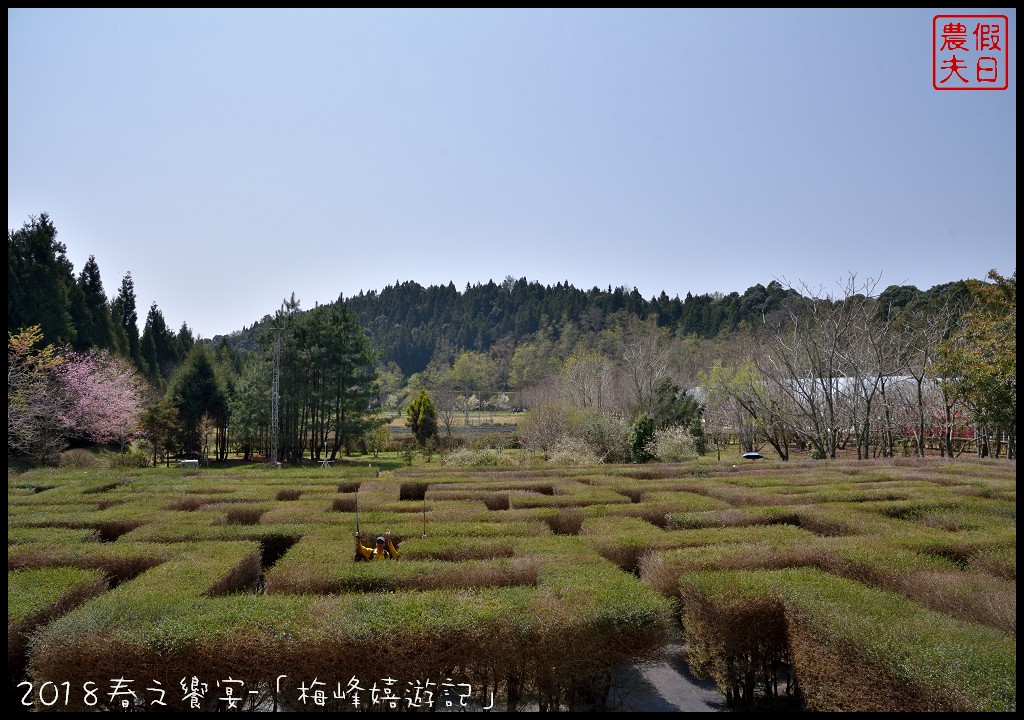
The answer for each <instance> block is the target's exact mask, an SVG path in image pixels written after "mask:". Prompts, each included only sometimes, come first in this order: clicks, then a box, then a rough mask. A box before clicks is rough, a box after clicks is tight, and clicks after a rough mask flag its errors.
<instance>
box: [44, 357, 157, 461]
mask: <svg viewBox="0 0 1024 720" xmlns="http://www.w3.org/2000/svg"><path fill="white" fill-rule="evenodd" d="M56 374H57V377H58V379H59V381H60V383H61V385H62V387H63V388H64V391H65V393H66V394H67V397H68V400H69V403H68V407H67V409H66V410H65V411H64V413H63V415H62V418H61V419H62V420H63V422H64V423H65V424H66V425H67V427H68V429H69V431H70V432H71V433H72V434H73V435H77V436H79V437H84V438H87V439H89V440H92V441H93V442H98V443H108V442H117V443H119V444H120V446H121V451H122V452H124V449H125V445H127V444H128V443H129V442H130V441H131V440H132V439H133V438H135V437H136V436H137V435H138V434H139V419H140V416H141V414H142V408H143V403H144V400H145V396H146V393H147V390H148V385H147V384H146V381H145V380H143V378H142V376H141V375H139V373H138V372H137V371H136V370H135V368H134V366H133V365H132V364H131V362H130V361H128V360H126V359H125V358H122V357H120V356H118V355H113V354H111V353H109V352H107V351H106V350H99V351H95V350H94V351H92V352H89V353H86V354H80V353H70V354H66V355H65V359H64V363H63V364H62V365H61V366H60V367H59V368H57V370H56Z"/></svg>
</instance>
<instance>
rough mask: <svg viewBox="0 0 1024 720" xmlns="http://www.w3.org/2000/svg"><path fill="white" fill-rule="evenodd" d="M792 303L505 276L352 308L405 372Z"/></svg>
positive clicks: (239, 338) (386, 292)
mask: <svg viewBox="0 0 1024 720" xmlns="http://www.w3.org/2000/svg"><path fill="white" fill-rule="evenodd" d="M959 284H960V283H951V284H949V285H944V286H936V287H935V288H932V290H929V291H920V290H918V289H917V288H915V287H913V286H893V287H890V288H889V289H888V290H886V291H885V293H883V295H884V296H886V298H885V299H887V300H888V302H889V303H891V304H895V305H900V306H902V305H905V304H906V303H908V302H928V301H929V300H930V299H931V298H932V296H933V295H936V294H944V293H945V292H947V291H948V290H950V289H952V286H953V285H959ZM790 297H792V298H800V297H801V295H800V293H799V292H797V291H796V290H794V289H792V288H786V287H783V286H782V285H781V284H780V283H778V282H777V281H772V282H770V283H769V284H768V285H767V286H764V285H761V284H757V285H755V286H753V287H750V288H748V289H747V290H746V292H744V293H743V294H740V293H738V292H732V293H730V294H728V295H723V294H721V293H713V294H704V295H696V296H694V295H691V294H690V293H687V295H686V297H685V298H683V299H680V298H679V297H678V296H676V297H673V298H669V297H668V295H667V294H666V293H665V292H664V291H663V292H662V293H661V294H660V295H659V296H658V297H654V298H651V299H645V298H644V297H643V296H642V295H640V293H639V292H638V291H637V290H636V289H627V288H623V287H618V288H614V289H613V288H611V287H609V288H607V289H604V290H601V289H599V288H596V287H595V288H592V289H590V290H581V289H579V288H576V287H574V286H572V285H571V284H569V283H568V282H565V283H557V284H555V285H554V286H550V285H542V284H540V283H538V282H529V281H527V279H526V278H520V279H518V280H516V279H514V278H512V277H507V278H505V280H504V281H503V282H501V283H495V282H494V281H493V280H491V281H489V282H487V283H486V284H480V283H478V284H476V285H467V286H466V287H465V289H464V290H463V291H461V292H460V291H459V290H458V289H456V287H455V285H454V283H449V284H448V285H432V286H429V287H424V286H422V285H420V284H419V283H416V282H413V281H407V282H402V283H398V282H396V283H395V285H389V286H387V287H386V288H384V289H383V290H381V291H379V292H378V291H376V290H373V291H370V292H360V293H359V294H358V295H355V296H353V297H350V298H348V299H347V300H346V304H347V306H348V308H349V310H351V311H352V312H353V313H355V315H356V317H357V318H358V320H359V322H360V324H361V325H362V326H363V328H365V329H366V331H367V332H368V333H369V334H370V335H371V336H372V338H373V341H374V344H375V345H376V346H377V348H378V349H380V350H381V352H382V353H383V358H382V360H383V362H385V363H386V362H389V361H394V362H396V363H397V364H398V366H399V367H400V368H401V370H402V371H403V372H404V373H405V374H406V375H409V374H412V373H415V372H419V371H421V370H423V369H424V368H425V367H426V366H427V364H428V363H429V362H430V360H431V358H432V357H433V356H434V355H435V352H436V351H437V350H438V348H439V347H443V346H447V347H449V348H450V349H451V350H452V351H455V352H458V351H461V350H474V351H477V352H487V351H489V350H491V348H492V346H493V345H494V344H495V343H498V342H511V343H512V344H513V345H518V344H519V343H520V342H522V341H524V340H525V339H527V338H529V337H530V336H534V335H535V334H536V333H538V331H541V332H542V333H543V334H544V335H545V336H546V337H547V338H548V339H550V340H557V339H558V337H559V336H560V335H561V334H562V333H563V332H566V331H570V332H578V333H593V332H600V331H602V330H604V329H606V328H609V327H612V326H614V325H615V324H616V323H617V322H621V321H622V319H623V318H624V317H628V316H634V317H637V318H639V319H641V320H645V319H648V318H651V319H653V321H654V322H656V323H657V324H658V325H659V326H661V327H664V328H667V329H669V330H670V331H671V332H672V333H673V334H675V335H677V336H697V337H703V338H713V337H718V336H720V335H722V334H727V333H731V332H733V331H735V330H737V329H740V328H741V327H743V326H753V325H755V324H759V323H761V322H762V321H763V319H764V318H765V316H767V315H769V314H771V313H772V312H773V311H776V310H778V309H779V308H780V307H781V306H782V304H783V302H784V301H785V299H786V298H790ZM300 299H301V298H300ZM269 320H270V316H267V317H265V318H264V320H263V321H261V322H260V323H257V325H255V326H253V327H252V328H248V329H246V330H244V331H241V332H237V333H232V334H231V335H230V336H226V337H223V338H222V337H216V338H213V340H212V341H211V344H212V345H213V346H214V347H216V346H219V345H220V344H221V343H222V340H224V341H226V342H227V344H228V346H229V347H230V348H232V349H233V350H242V351H244V350H247V349H251V348H253V347H255V338H256V334H257V333H258V331H259V329H260V327H261V326H262V325H264V324H265V323H266V322H268V321H269Z"/></svg>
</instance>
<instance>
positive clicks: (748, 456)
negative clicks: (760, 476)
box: [743, 452, 764, 460]
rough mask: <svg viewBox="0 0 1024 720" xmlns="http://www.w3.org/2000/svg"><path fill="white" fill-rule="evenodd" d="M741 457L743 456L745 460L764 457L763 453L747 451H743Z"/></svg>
mask: <svg viewBox="0 0 1024 720" xmlns="http://www.w3.org/2000/svg"><path fill="white" fill-rule="evenodd" d="M743 457H745V458H746V459H747V460H761V459H762V458H764V455H762V454H761V453H759V452H748V453H743Z"/></svg>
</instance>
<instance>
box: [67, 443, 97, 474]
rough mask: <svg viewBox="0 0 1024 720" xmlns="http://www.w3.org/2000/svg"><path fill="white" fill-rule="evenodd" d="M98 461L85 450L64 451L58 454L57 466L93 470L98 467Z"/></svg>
mask: <svg viewBox="0 0 1024 720" xmlns="http://www.w3.org/2000/svg"><path fill="white" fill-rule="evenodd" d="M100 464H101V463H100V459H99V458H98V457H96V456H95V455H94V454H93V453H91V452H89V451H88V450H86V449H85V448H74V449H73V450H65V451H64V452H62V453H61V454H60V460H59V461H58V465H60V467H66V468H76V469H78V468H95V467H99V466H100Z"/></svg>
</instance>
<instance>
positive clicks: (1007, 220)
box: [7, 9, 1018, 337]
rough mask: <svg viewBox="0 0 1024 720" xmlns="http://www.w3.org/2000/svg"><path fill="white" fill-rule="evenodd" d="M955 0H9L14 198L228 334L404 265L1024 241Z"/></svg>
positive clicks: (667, 267)
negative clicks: (217, 0)
mask: <svg viewBox="0 0 1024 720" xmlns="http://www.w3.org/2000/svg"><path fill="white" fill-rule="evenodd" d="M940 12H941V13H942V14H952V13H956V12H958V11H957V10H941V11H936V10H763V11H755V10H516V11H512V10H509V11H492V10H477V11H472V10H445V11H437V10H425V11H409V10H404V11H398V10H392V11H378V10H372V11H371V10H322V11H321V10H289V11H284V10H247V11H239V10H219V11H218V10H159V11H158V10H11V9H9V10H8V16H7V17H8V24H7V40H8V44H7V47H8V49H7V59H8V71H7V101H8V110H7V119H8V131H7V151H8V159H7V180H8V191H7V222H8V228H12V229H13V228H18V227H20V226H21V225H22V223H24V222H25V221H26V220H28V218H29V216H30V215H37V214H39V213H40V212H47V213H49V214H50V217H51V219H52V220H53V221H54V223H55V224H56V226H57V229H58V232H59V240H61V241H62V242H64V243H65V244H66V245H67V248H68V256H69V258H70V259H71V261H72V262H73V263H74V265H75V271H76V273H77V272H78V271H79V270H81V268H82V266H83V264H84V263H85V261H86V259H87V258H88V256H89V255H95V256H96V260H97V262H98V263H99V267H100V271H101V273H102V277H103V282H104V286H105V288H106V290H107V293H108V295H114V294H116V292H117V289H118V287H119V286H120V282H121V278H122V276H123V275H124V273H125V272H128V271H130V272H131V273H132V277H133V279H134V281H135V289H136V295H137V298H138V305H139V312H140V316H141V317H140V324H141V322H142V321H144V319H145V314H146V311H147V310H148V308H149V305H150V303H152V302H156V303H157V305H158V306H159V308H160V309H161V310H162V312H163V314H164V317H165V319H166V320H167V323H168V324H169V325H170V326H171V327H174V328H177V327H179V326H180V325H181V323H182V322H186V323H188V325H189V327H191V328H192V329H193V331H194V332H195V333H196V334H197V335H201V336H203V337H213V336H215V335H217V334H222V333H228V332H231V331H233V330H238V329H241V327H242V326H243V325H251V324H252V323H253V322H255V321H257V320H259V319H260V318H261V317H263V316H264V315H266V314H267V313H272V312H273V311H274V310H275V309H276V308H277V307H278V306H280V304H281V301H282V299H283V298H285V297H287V296H289V295H291V293H292V292H294V293H295V294H296V296H297V297H298V298H299V299H300V300H301V301H302V307H304V308H309V307H312V306H313V305H314V304H315V303H316V302H321V303H323V302H331V301H333V300H336V299H337V298H338V296H339V294H341V293H344V294H345V295H346V296H348V295H352V294H356V293H358V292H359V291H360V290H370V289H378V290H379V289H381V288H383V287H385V286H386V285H389V284H393V283H394V282H395V281H396V280H397V281H406V280H414V281H417V282H419V283H421V284H423V285H430V284H439V283H444V284H447V283H448V282H449V281H452V282H454V283H455V285H456V287H458V288H459V289H462V288H464V287H465V285H466V283H470V284H475V283H477V282H487V281H488V280H491V279H493V280H495V281H496V282H500V281H501V280H502V279H503V278H504V277H505V276H507V275H513V276H515V277H516V278H519V277H526V278H528V279H529V280H531V281H533V280H536V281H539V282H542V283H545V284H554V283H555V282H559V281H564V280H568V281H569V282H571V283H572V284H573V285H575V286H577V287H581V288H590V287H593V286H598V287H602V288H604V287H607V286H608V285H612V286H618V285H625V286H635V287H636V288H638V289H639V290H640V292H641V293H642V294H643V295H644V296H645V297H651V296H653V295H656V294H658V293H660V292H661V291H662V290H664V291H665V292H667V293H668V294H669V296H674V295H679V296H680V297H685V295H686V293H687V292H691V293H693V294H695V295H696V294H700V293H706V292H716V291H719V292H724V293H729V292H732V291H737V292H741V293H742V292H743V291H744V290H746V289H747V288H748V287H750V286H751V285H754V284H756V283H759V282H760V283H763V284H767V283H768V282H770V281H771V280H773V279H778V280H780V281H783V282H785V283H789V284H792V285H793V286H795V287H800V286H801V285H806V286H808V287H811V288H821V289H823V290H825V291H829V290H835V289H837V288H838V287H839V285H840V284H843V283H844V282H845V280H846V279H848V278H849V276H850V275H851V274H853V275H855V276H856V277H857V278H858V279H864V280H866V279H868V278H872V279H875V280H877V281H878V288H877V289H878V291H881V290H882V289H884V288H885V287H887V286H889V285H892V284H913V285H917V286H918V287H919V288H922V289H926V288H929V287H932V286H933V285H936V284H939V283H944V282H950V281H953V280H960V279H964V278H972V277H974V278H984V277H985V275H986V274H987V272H988V270H989V269H993V268H994V269H996V270H998V271H999V272H1001V273H1003V274H1005V275H1009V274H1011V273H1013V272H1014V271H1015V269H1016V262H1017V256H1016V243H1015V240H1016V238H1015V236H1016V229H1017V213H1016V200H1015V197H1016V185H1017V174H1016V150H1017V148H1016V124H1017V111H1016V97H1017V94H1016V47H1015V42H1016V37H1018V36H1017V34H1016V31H1017V28H1016V11H1015V10H1013V9H1008V10H1007V9H1003V10H970V11H967V10H963V11H962V12H965V13H968V12H969V13H971V14H979V13H980V14H986V13H990V14H1005V15H1007V16H1008V17H1009V25H1010V29H1009V78H1010V80H1009V89H1008V90H1006V91H981V92H940V91H936V90H934V89H933V88H932V37H931V33H932V18H933V16H934V15H936V14H938V13H940Z"/></svg>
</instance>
